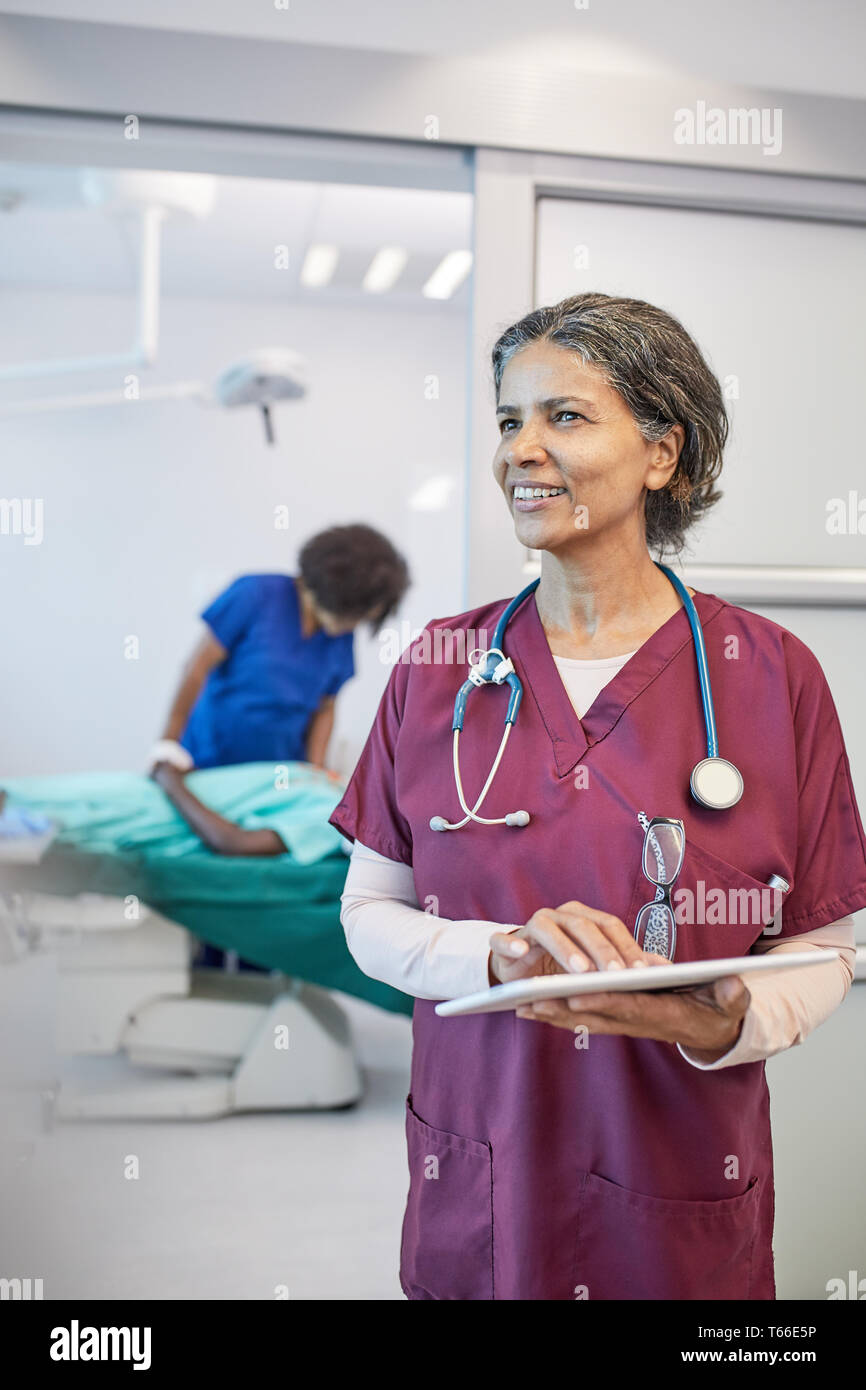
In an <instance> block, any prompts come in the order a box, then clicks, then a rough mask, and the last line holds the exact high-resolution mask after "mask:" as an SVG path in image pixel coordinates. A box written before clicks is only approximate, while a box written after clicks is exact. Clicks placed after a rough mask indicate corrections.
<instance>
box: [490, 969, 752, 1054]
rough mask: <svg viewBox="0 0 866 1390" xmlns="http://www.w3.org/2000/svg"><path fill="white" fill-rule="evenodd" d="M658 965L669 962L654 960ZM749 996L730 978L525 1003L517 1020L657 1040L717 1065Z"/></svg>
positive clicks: (734, 1035) (737, 1033)
mask: <svg viewBox="0 0 866 1390" xmlns="http://www.w3.org/2000/svg"><path fill="white" fill-rule="evenodd" d="M654 962H655V963H657V964H659V965H669V964H670V962H669V961H666V960H663V959H662V958H661V957H655V958H654ZM749 1000H750V995H749V991H748V990H747V989H746V986H745V985H744V984H743V982H742V980H741V979H740V977H739V976H738V975H726V976H725V977H724V979H721V980H715V981H714V982H713V984H711V985H699V986H695V988H694V989H689V990H681V991H677V992H674V991H663V990H658V991H654V990H644V991H640V990H637V991H635V992H634V993H623V994H620V993H614V992H613V991H608V992H602V991H600V992H599V993H598V994H589V995H586V994H584V995H572V997H571V998H570V999H546V1000H543V1001H541V1002H539V1003H537V1004H526V1005H522V1006H521V1007H520V1008H519V1009H517V1010H516V1012H517V1015H518V1017H519V1018H527V1019H533V1020H536V1021H537V1022H540V1023H552V1024H553V1026H554V1027H555V1028H567V1029H568V1030H569V1032H572V1033H573V1032H575V1031H576V1030H577V1029H578V1028H585V1029H586V1030H587V1032H588V1033H617V1034H619V1035H621V1036H624V1037H629V1038H653V1039H655V1040H656V1041H657V1042H669V1043H681V1044H682V1046H683V1047H686V1048H688V1049H689V1051H693V1052H697V1053H701V1052H706V1053H712V1054H714V1055H713V1056H707V1057H699V1059H698V1060H700V1061H710V1062H712V1061H716V1060H717V1059H718V1058H719V1057H721V1056H723V1055H724V1054H725V1053H726V1052H729V1051H730V1049H731V1048H732V1047H733V1046H734V1043H735V1042H736V1041H737V1038H738V1037H739V1036H740V1031H741V1029H742V1026H743V1019H744V1017H745V1014H746V1010H747V1009H748V1007H749Z"/></svg>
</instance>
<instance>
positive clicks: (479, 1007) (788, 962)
mask: <svg viewBox="0 0 866 1390" xmlns="http://www.w3.org/2000/svg"><path fill="white" fill-rule="evenodd" d="M838 955H839V952H838V951H834V950H822V951H786V952H784V953H781V954H779V955H769V954H768V955H762V956H729V957H728V958H727V959H726V960H687V961H683V962H682V963H681V964H678V965H648V966H647V967H646V969H643V970H634V969H626V970H589V971H587V972H586V973H585V974H582V975H530V976H529V977H528V978H527V979H525V980H512V981H511V983H510V984H507V985H494V986H493V988H492V989H483V990H479V992H478V993H477V994H464V995H463V996H462V997H461V998H460V999H446V1000H445V1002H444V1003H442V1004H437V1005H436V1012H437V1014H439V1015H440V1017H442V1018H454V1017H455V1016H456V1015H457V1014H493V1013H499V1012H501V1011H502V1010H503V1009H516V1008H518V1007H519V1006H520V1005H521V1004H534V1003H536V1002H537V1001H538V1000H540V999H568V998H570V997H571V996H572V995H574V994H597V993H598V992H599V991H600V990H603V991H604V992H605V993H608V992H609V991H611V990H616V991H617V992H618V993H619V992H621V991H626V990H631V991H635V992H638V991H641V990H649V989H653V990H655V989H683V988H688V987H690V986H691V985H706V984H711V983H712V981H713V980H721V979H723V978H724V976H725V975H757V974H761V973H763V972H765V971H768V970H796V969H797V967H798V966H801V965H826V964H828V963H829V962H830V961H831V960H836V959H837V958H838Z"/></svg>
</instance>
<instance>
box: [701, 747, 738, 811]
mask: <svg viewBox="0 0 866 1390" xmlns="http://www.w3.org/2000/svg"><path fill="white" fill-rule="evenodd" d="M689 784H690V786H691V789H692V796H693V797H694V798H695V801H699V802H700V804H701V805H702V806H706V807H707V808H708V809H709V810H710V811H726V810H727V809H728V807H729V806H736V804H737V802H738V801H739V799H740V797H741V796H742V795H743V779H742V777H741V776H740V773H739V771H738V770H737V768H735V767H734V764H733V763H729V762H728V760H727V758H703V759H702V760H701V761H700V762H699V763H696V765H695V767H694V768H693V770H692V775H691V778H690V783H689Z"/></svg>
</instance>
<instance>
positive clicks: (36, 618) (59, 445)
mask: <svg viewBox="0 0 866 1390" xmlns="http://www.w3.org/2000/svg"><path fill="white" fill-rule="evenodd" d="M0 317H2V322H3V325H4V327H3V344H2V357H3V360H4V362H13V361H16V360H21V359H25V358H33V357H45V356H59V355H78V354H80V353H89V352H106V351H113V350H118V351H119V350H122V349H124V348H125V347H126V346H128V343H129V341H130V339H131V336H132V332H131V325H132V306H131V303H130V302H129V301H128V300H127V299H126V298H124V297H121V296H113V295H112V296H95V295H89V294H88V295H72V294H59V295H58V294H55V293H52V294H47V293H43V292H26V293H24V292H14V291H8V290H5V289H4V290H3V292H2V297H0ZM466 333H467V321H466V316H465V315H464V314H462V313H459V312H456V311H455V310H454V309H453V308H452V309H448V308H447V307H446V306H438V305H430V306H425V308H424V310H422V311H419V312H412V313H410V312H392V311H389V310H387V309H386V308H384V307H381V306H379V305H376V306H371V307H370V308H369V309H367V308H364V309H360V310H359V309H357V308H354V307H353V308H351V309H341V308H334V307H322V308H318V307H317V308H309V307H307V306H303V307H297V306H291V307H290V306H281V307H277V308H274V307H270V306H267V305H263V304H261V303H258V304H252V303H234V302H229V301H225V300H220V301H216V300H210V301H208V300H195V301H193V300H180V299H167V300H165V302H164V303H163V313H162V342H163V346H162V348H161V350H160V357H159V364H158V368H157V369H155V370H154V371H152V372H151V373H150V374H147V375H146V379H147V380H148V381H149V380H150V377H153V379H154V383H155V382H156V381H157V380H158V381H160V382H167V381H171V380H190V379H193V380H194V379H201V380H203V381H205V382H207V383H208V384H210V383H211V381H212V380H213V378H214V377H215V376H216V374H217V373H218V372H219V371H221V370H222V369H223V368H225V367H226V366H228V365H229V363H231V362H232V361H234V360H236V359H237V358H238V357H239V356H240V355H241V354H242V353H243V352H244V351H246V350H248V349H250V348H253V347H258V346H266V345H271V344H280V345H285V346H289V347H294V348H296V349H298V350H300V351H301V352H303V353H304V354H305V356H306V358H307V362H308V377H309V382H310V388H311V389H310V392H309V395H308V397H307V398H306V399H305V400H304V401H301V402H299V403H294V404H289V405H286V406H283V407H278V408H277V410H276V412H275V418H276V429H277V444H276V446H275V447H273V448H268V447H267V446H266V445H265V443H264V438H263V430H262V425H261V421H260V418H259V416H258V415H257V413H256V412H254V411H252V410H242V411H236V412H228V411H224V410H219V409H216V408H213V409H208V408H205V407H202V406H200V405H198V404H196V403H193V402H165V403H146V402H144V401H140V402H138V403H135V402H128V403H126V404H124V405H117V406H110V407H107V408H106V407H103V408H99V409H86V410H74V411H73V410H65V411H62V412H56V413H55V412H52V413H46V414H41V415H27V416H14V417H13V416H6V417H4V418H2V420H0V428H2V432H3V436H4V444H3V482H2V487H0V491H2V494H3V496H4V497H6V498H16V497H21V498H42V499H44V538H43V540H42V543H41V544H40V545H33V546H27V545H25V544H24V538H23V537H22V536H20V535H18V536H16V535H2V534H0V593H2V595H3V603H2V617H0V776H2V775H3V774H5V775H7V776H9V775H14V774H25V773H41V772H54V771H74V770H82V769H88V768H105V769H112V768H114V769H122V768H137V767H140V766H141V765H142V762H143V760H144V758H145V756H146V752H147V749H148V746H149V744H150V741H151V740H152V739H153V738H154V737H155V736H156V734H157V733H158V731H159V727H160V724H161V721H162V719H163V717H164V714H165V711H166V707H167V704H168V701H169V698H170V695H171V693H172V689H173V686H174V683H175V682H176V680H177V678H178V674H179V668H180V664H181V661H182V660H183V658H184V657H185V655H186V654H187V651H188V649H189V648H190V646H191V644H192V643H193V642H194V641H195V639H196V634H197V626H198V624H197V618H196V614H197V612H198V611H199V610H200V609H201V607H202V606H203V605H204V604H205V603H206V602H207V601H208V600H209V599H210V598H211V597H212V596H213V595H214V594H215V593H216V592H217V591H218V590H219V589H220V588H221V586H223V585H224V584H226V583H227V582H228V581H229V580H231V579H232V578H233V577H235V576H236V575H238V574H240V573H244V572H250V571H255V570H260V571H269V570H270V571H291V569H292V567H293V564H294V561H295V556H296V552H297V549H298V547H299V545H300V544H301V543H302V542H303V541H304V540H305V539H306V538H307V537H308V536H309V535H311V534H313V533H314V532H316V531H317V530H320V529H322V528H323V527H326V526H328V525H332V524H335V523H342V522H349V521H365V522H367V523H369V524H371V525H373V526H376V527H378V528H380V529H381V530H383V531H384V532H385V533H386V534H387V535H389V536H390V537H391V539H392V540H393V541H394V543H395V544H396V545H397V546H398V548H400V549H401V550H402V551H403V553H404V554H405V555H406V557H407V560H408V562H409V565H410V568H411V570H412V574H413V578H414V581H415V582H414V585H413V588H412V590H411V591H410V593H409V595H408V596H407V598H406V600H405V601H404V605H403V608H402V610H401V614H400V619H401V620H402V619H405V620H407V621H408V622H409V623H411V624H412V625H413V626H420V625H422V624H423V623H424V622H426V621H427V620H428V619H429V618H431V617H433V616H440V615H444V614H448V613H452V612H456V611H459V610H460V608H461V607H462V606H464V604H463V597H462V585H463V495H462V493H463V473H464V459H465V449H466V440H465V420H464V408H465V401H464V393H465V378H466V352H467V349H466ZM431 374H435V375H437V376H438V377H439V383H440V384H439V399H438V400H429V399H427V398H426V396H425V378H426V377H428V376H430V375H431ZM142 380H143V382H144V380H145V375H143V377H142ZM121 384H122V382H121V379H120V377H119V375H118V376H116V377H115V378H114V379H113V380H111V381H108V380H107V379H106V375H105V373H102V374H101V375H100V376H98V377H96V376H92V375H91V376H88V375H85V374H80V375H77V376H76V377H74V378H73V377H66V378H63V379H62V380H60V381H58V380H57V379H53V380H52V381H50V382H43V383H40V384H39V387H38V391H39V393H40V394H47V393H49V392H50V393H51V394H55V393H58V392H63V393H67V392H71V391H85V390H94V389H107V388H109V387H115V388H116V387H118V386H120V385H121ZM27 389H28V393H30V394H33V393H34V388H33V387H32V386H31V385H29V384H28V388H27ZM13 394H15V393H13V388H11V387H10V386H8V385H7V386H6V387H4V391H3V399H4V400H9V399H11V398H12V396H13ZM21 394H23V389H22V392H21ZM438 474H446V475H448V476H449V477H450V478H451V479H452V480H453V489H452V495H451V499H450V502H449V504H448V506H447V508H446V509H445V510H442V511H437V512H418V511H412V510H409V509H408V508H407V499H408V498H409V496H410V495H411V494H412V492H413V491H414V490H415V489H416V488H417V487H418V486H419V485H420V484H421V483H423V482H424V480H425V479H427V478H429V477H431V476H433V475H438ZM281 504H288V506H289V508H290V528H289V530H288V531H278V530H275V529H274V520H273V518H274V508H275V507H277V506H279V505H281ZM129 635H135V636H137V637H138V638H139V640H140V649H141V654H140V658H139V659H138V660H132V661H131V660H126V659H125V658H124V639H125V638H126V637H127V636H129ZM381 652H382V647H381V644H380V643H379V642H377V641H376V640H375V639H371V638H369V637H368V636H367V635H366V632H365V631H364V632H359V633H358V635H357V637H356V660H357V665H358V667H359V674H358V676H357V677H356V679H355V680H354V681H353V682H351V683H350V684H349V685H348V686H346V687H344V691H343V695H342V697H341V700H340V702H339V713H338V725H337V730H336V739H337V741H338V753H339V757H340V762H341V765H342V766H343V767H344V768H345V769H346V770H348V769H349V768H350V767H351V766H352V764H353V762H354V759H355V757H356V756H357V753H358V752H359V751H360V748H361V746H362V744H363V740H364V738H365V737H366V734H367V731H368V729H369V726H370V723H371V720H372V718H373V714H374V712H375V707H376V703H377V701H378V697H379V694H380V693H381V690H382V687H383V685H384V683H385V680H386V678H387V674H388V668H387V666H385V665H383V664H382V661H381V660H380V656H381Z"/></svg>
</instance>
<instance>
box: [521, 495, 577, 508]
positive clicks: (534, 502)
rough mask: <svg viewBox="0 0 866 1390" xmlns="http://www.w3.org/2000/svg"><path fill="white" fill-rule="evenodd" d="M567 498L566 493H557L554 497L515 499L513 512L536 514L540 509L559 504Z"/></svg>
mask: <svg viewBox="0 0 866 1390" xmlns="http://www.w3.org/2000/svg"><path fill="white" fill-rule="evenodd" d="M567 497H568V493H567V492H559V493H557V494H556V496H555V497H515V498H514V499H513V500H514V510H515V511H516V512H537V511H539V510H540V509H541V508H542V507H551V506H553V504H554V502H561V501H562V500H563V499H564V498H567Z"/></svg>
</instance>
